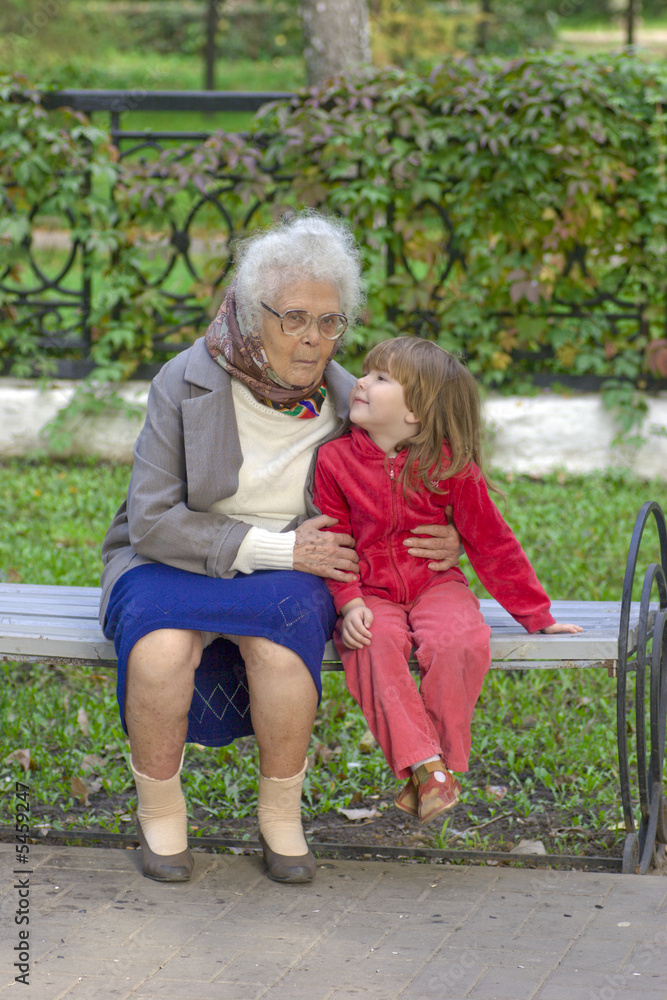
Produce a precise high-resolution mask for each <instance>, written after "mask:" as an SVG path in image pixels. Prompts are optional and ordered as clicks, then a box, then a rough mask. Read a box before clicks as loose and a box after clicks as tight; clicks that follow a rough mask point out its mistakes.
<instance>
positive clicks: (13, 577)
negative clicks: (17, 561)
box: [7, 566, 23, 583]
mask: <svg viewBox="0 0 667 1000" xmlns="http://www.w3.org/2000/svg"><path fill="white" fill-rule="evenodd" d="M22 580H23V577H22V576H21V574H20V573H19V571H18V570H17V569H14V567H13V566H10V567H9V569H8V570H7V583H21V582H22Z"/></svg>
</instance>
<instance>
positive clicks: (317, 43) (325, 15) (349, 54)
mask: <svg viewBox="0 0 667 1000" xmlns="http://www.w3.org/2000/svg"><path fill="white" fill-rule="evenodd" d="M301 12H302V15H303V23H304V28H305V35H306V52H305V55H306V67H307V71H308V83H309V84H310V85H311V86H312V85H313V84H316V83H319V82H320V81H321V80H326V79H328V77H330V76H338V75H339V74H345V75H354V73H356V72H358V70H360V69H361V68H362V66H366V65H368V64H369V63H370V61H371V45H370V29H369V24H368V3H367V0H302V4H301Z"/></svg>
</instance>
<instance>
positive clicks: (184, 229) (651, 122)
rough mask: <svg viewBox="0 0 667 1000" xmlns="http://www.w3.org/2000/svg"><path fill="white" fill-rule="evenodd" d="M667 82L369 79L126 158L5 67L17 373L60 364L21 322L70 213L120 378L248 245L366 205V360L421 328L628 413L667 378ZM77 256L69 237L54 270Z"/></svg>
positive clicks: (548, 64)
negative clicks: (50, 230) (27, 292)
mask: <svg viewBox="0 0 667 1000" xmlns="http://www.w3.org/2000/svg"><path fill="white" fill-rule="evenodd" d="M666 85H667V73H666V72H665V70H664V69H663V67H662V66H661V65H660V64H658V63H656V62H644V61H643V60H641V59H639V58H637V57H636V56H634V55H632V54H623V55H620V56H607V57H604V58H575V57H572V56H567V55H561V54H554V55H543V54H535V55H532V56H527V57H524V58H519V59H515V60H512V61H509V62H508V61H507V60H494V59H490V58H489V57H468V58H466V59H464V60H460V59H459V60H449V61H448V62H446V63H445V64H443V65H442V66H441V67H440V68H438V69H435V70H434V71H433V72H432V73H431V75H430V76H429V77H428V78H427V77H424V76H419V75H416V74H412V73H408V72H405V71H402V70H397V69H380V70H369V71H368V72H367V73H366V74H365V75H364V76H363V77H360V78H358V79H355V80H343V79H338V80H333V81H329V82H326V83H325V84H323V85H322V86H320V87H319V88H311V89H309V90H302V91H300V92H299V93H298V94H297V95H296V96H295V97H294V98H293V99H292V100H291V101H286V102H281V103H279V104H277V105H272V106H270V107H268V108H266V109H265V110H264V111H263V112H262V113H260V114H259V115H258V116H257V117H256V118H255V119H254V120H252V121H251V122H250V123H249V127H248V131H247V132H246V133H245V134H244V135H242V134H239V133H227V132H220V131H218V132H215V133H214V134H213V135H212V137H211V138H210V139H209V140H208V141H206V142H204V143H196V144H195V145H194V146H191V147H190V148H189V150H187V151H184V150H183V149H182V148H181V147H180V146H177V147H174V148H170V149H166V150H165V151H163V152H162V153H158V152H155V153H154V154H153V155H151V156H141V157H139V158H131V157H129V158H127V159H121V160H119V159H118V155H117V151H116V150H115V148H113V147H111V146H110V145H109V142H108V137H107V134H106V132H105V130H104V128H102V127H96V126H93V125H91V124H90V123H89V122H87V120H86V119H84V118H83V117H82V116H81V115H79V114H74V113H72V112H67V111H58V112H48V113H46V112H45V111H44V110H43V109H42V108H41V106H40V104H39V102H38V100H37V99H36V98H35V99H33V100H32V101H29V102H25V101H23V100H19V99H17V98H16V97H15V96H14V97H12V94H13V93H14V92H15V91H16V88H17V87H22V88H23V90H25V89H26V88H28V87H29V82H28V81H27V80H16V79H14V80H12V79H10V78H6V79H5V81H4V85H3V89H2V91H1V92H0V96H4V98H5V100H4V101H2V103H1V104H0V115H1V116H2V130H1V138H0V143H1V144H2V147H3V148H4V156H3V158H2V162H1V163H0V184H1V185H2V188H1V189H0V193H1V194H2V196H3V198H4V204H5V208H6V209H8V211H5V212H4V214H3V216H2V218H0V266H3V265H4V266H5V267H6V268H7V272H6V274H7V276H8V277H6V278H5V280H4V282H3V285H2V286H1V288H4V289H5V290H4V291H3V290H1V288H0V306H4V322H2V323H0V356H2V357H4V358H5V359H13V360H12V368H11V371H12V372H13V373H14V374H19V375H25V374H28V373H29V371H30V366H31V365H33V364H34V363H35V362H36V361H37V362H39V363H40V364H41V363H43V362H44V361H45V360H48V348H47V349H45V345H44V341H43V338H41V336H40V334H39V331H38V329H37V327H36V326H33V327H32V328H31V326H30V324H29V323H27V324H26V323H23V322H16V319H17V315H18V314H17V313H16V308H17V303H18V302H19V299H20V296H21V294H22V291H21V290H22V289H23V288H27V287H29V285H30V282H31V281H33V279H34V274H33V271H34V254H33V250H32V248H31V241H32V238H33V235H34V231H35V229H36V228H37V224H38V223H41V225H42V226H43V225H45V224H46V223H47V222H48V221H49V219H51V220H52V222H51V224H52V225H53V226H54V227H57V220H58V219H60V220H61V222H60V224H61V226H62V227H63V229H65V230H67V231H69V233H70V238H71V240H72V241H73V240H76V241H78V247H79V249H82V250H85V252H86V255H87V256H86V258H85V267H86V268H87V269H88V271H89V273H90V274H92V275H93V276H94V288H93V301H92V306H93V309H92V338H93V345H92V355H93V359H94V361H95V363H96V364H97V366H98V369H97V373H96V374H97V377H98V378H100V379H106V380H117V379H119V378H126V377H129V376H131V375H132V374H134V372H136V370H137V366H138V365H139V364H140V363H141V362H146V361H151V360H154V359H155V358H156V343H159V347H160V349H161V350H162V351H163V352H164V351H168V350H169V349H170V344H171V343H173V341H174V339H179V338H180V339H181V340H183V339H184V338H185V339H186V340H187V339H188V338H189V339H194V338H195V337H197V336H199V335H200V334H201V332H202V324H203V321H205V318H206V316H207V315H210V313H211V311H212V310H213V309H215V307H216V305H217V302H218V301H219V299H220V295H221V293H222V285H223V283H224V278H225V275H226V271H227V268H228V267H229V261H230V252H231V244H232V242H233V238H234V237H235V236H237V235H239V234H240V233H243V232H245V231H246V229H247V228H252V227H255V226H257V225H260V224H264V223H267V222H269V221H271V220H272V219H274V218H276V217H279V216H280V215H281V214H282V213H284V212H285V211H286V210H293V209H298V208H301V207H303V206H314V207H318V208H323V209H325V210H327V211H331V212H335V213H338V214H340V215H342V216H344V217H345V218H347V219H348V220H349V222H350V224H351V226H352V227H353V229H354V231H355V233H356V236H357V238H358V239H359V241H360V243H361V245H362V247H363V248H364V254H365V265H366V277H367V284H368V290H369V296H368V308H367V311H366V314H365V316H364V317H363V323H362V324H361V325H360V326H359V327H358V328H357V331H356V332H355V333H354V334H353V335H352V336H351V337H350V338H349V340H348V343H347V347H346V354H345V356H344V357H343V359H342V360H343V362H344V363H346V364H347V365H348V366H349V367H350V369H351V370H353V371H354V370H356V368H357V367H358V365H359V363H360V357H361V355H362V354H363V353H364V352H365V351H366V350H367V349H368V347H369V346H370V345H372V343H374V342H375V341H376V340H378V339H382V338H383V337H386V336H387V335H395V334H398V333H400V332H404V331H411V332H413V333H416V334H418V335H420V336H426V337H432V338H433V339H436V340H437V341H438V342H439V343H441V344H442V346H443V347H445V348H447V349H449V350H453V351H457V352H461V353H464V354H465V355H466V356H467V357H468V360H469V364H470V367H471V369H472V370H473V372H474V373H475V374H476V375H477V376H478V377H479V378H480V379H481V381H482V382H483V383H485V384H486V385H488V386H490V387H494V388H500V389H503V390H507V391H526V390H529V389H530V388H531V386H533V385H535V382H536V378H538V377H539V376H545V377H548V378H549V379H551V381H552V382H553V381H554V379H555V380H556V381H558V380H559V379H561V380H564V381H565V382H566V381H567V379H568V378H571V377H575V378H580V377H582V376H586V377H589V378H592V379H594V380H595V379H597V380H598V382H596V383H595V385H596V386H597V387H599V385H600V384H602V386H603V389H604V390H605V392H606V393H607V395H608V398H609V400H610V401H612V402H614V403H615V404H619V403H622V404H623V406H624V411H623V412H624V413H625V418H626V424H627V425H628V427H629V426H630V425H631V424H632V422H633V419H634V417H636V416H637V415H638V414H640V413H641V409H642V406H641V397H639V396H637V393H636V390H637V389H647V388H651V387H654V386H655V385H656V384H658V383H656V378H657V377H658V376H660V375H662V377H663V378H664V377H665V375H667V366H666V365H665V360H666V359H665V354H666V353H667V352H666V348H667V344H666V343H665V339H664V336H665V334H664V331H665V310H666V308H667V300H666V294H667V292H666V290H667V280H666V278H667V274H666V273H665V270H666V267H667V257H666V256H665V249H667V243H666V240H667V237H666V233H665V224H666V222H667V207H666V206H667V197H666V194H667V174H666V161H667V136H666V135H665V112H664V110H663V104H662V101H663V97H664V94H665V92H666ZM100 124H101V123H100ZM86 158H87V168H86V172H84V168H83V166H82V164H83V161H84V160H86ZM36 206H39V213H37V214H36ZM53 220H55V221H53ZM193 239H197V240H198V241H199V244H198V246H199V250H198V251H197V252H198V254H199V256H198V259H197V260H196V263H197V270H196V278H195V279H194V280H193V270H194V269H191V270H188V269H187V268H186V267H185V260H186V258H185V256H184V254H181V255H180V256H179V253H180V250H179V247H180V248H181V249H182V248H185V250H186V251H187V254H188V258H187V260H188V261H189V263H190V264H192V261H193V260H194V258H195V256H196V254H195V250H196V244H195V243H193V242H192V241H193ZM71 247H74V242H71V245H70V250H67V249H61V250H60V251H58V250H57V246H56V248H55V249H54V250H53V251H52V257H51V258H50V259H49V265H50V267H51V268H52V270H53V271H54V272H55V271H57V268H58V267H59V266H64V258H66V256H67V253H68V252H71ZM58 252H59V253H60V255H61V256H60V259H58ZM65 262H66V261H65ZM44 266H46V265H44ZM11 282H13V286H12V290H10V291H7V288H8V287H9V284H10V283H11ZM45 294H47V293H45ZM188 303H189V305H190V306H191V307H193V308H194V310H195V312H194V313H191V315H192V316H193V317H195V319H193V321H192V322H190V323H189V322H188V321H187V320H186V319H184V305H187V304H188ZM197 309H198V310H199V313H197V312H196V310H197ZM197 316H198V319H197V318H196V317H197ZM195 320H196V321H195ZM174 349H175V348H174ZM663 368H664V369H665V370H664V371H663Z"/></svg>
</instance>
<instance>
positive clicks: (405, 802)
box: [394, 774, 419, 816]
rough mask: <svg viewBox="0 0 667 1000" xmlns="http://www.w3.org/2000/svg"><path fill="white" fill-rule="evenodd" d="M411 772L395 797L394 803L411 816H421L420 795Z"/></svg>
mask: <svg viewBox="0 0 667 1000" xmlns="http://www.w3.org/2000/svg"><path fill="white" fill-rule="evenodd" d="M412 778H413V775H412V774H411V775H410V777H409V778H408V780H407V782H406V783H405V785H404V786H403V788H402V789H401V791H400V792H399V793H398V795H397V796H396V798H395V799H394V805H395V806H396V808H397V809H400V810H401V811H402V812H406V813H407V814H408V815H409V816H419V796H418V795H417V789H416V787H415V783H414V781H413V780H412Z"/></svg>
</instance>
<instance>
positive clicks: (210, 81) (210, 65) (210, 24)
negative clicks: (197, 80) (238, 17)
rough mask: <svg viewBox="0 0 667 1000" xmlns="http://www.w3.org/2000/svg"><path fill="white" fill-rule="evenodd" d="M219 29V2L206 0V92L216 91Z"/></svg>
mask: <svg viewBox="0 0 667 1000" xmlns="http://www.w3.org/2000/svg"><path fill="white" fill-rule="evenodd" d="M217 28H218V5H217V0H206V44H205V46H204V90H215V55H216V53H215V33H216V31H217Z"/></svg>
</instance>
